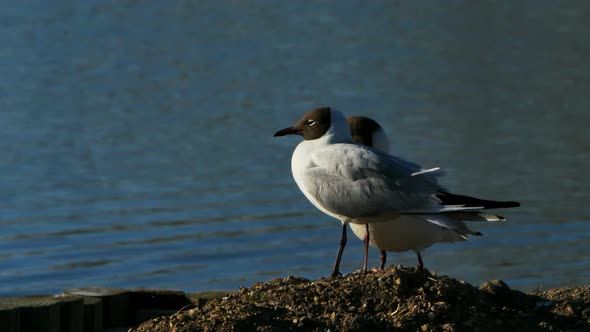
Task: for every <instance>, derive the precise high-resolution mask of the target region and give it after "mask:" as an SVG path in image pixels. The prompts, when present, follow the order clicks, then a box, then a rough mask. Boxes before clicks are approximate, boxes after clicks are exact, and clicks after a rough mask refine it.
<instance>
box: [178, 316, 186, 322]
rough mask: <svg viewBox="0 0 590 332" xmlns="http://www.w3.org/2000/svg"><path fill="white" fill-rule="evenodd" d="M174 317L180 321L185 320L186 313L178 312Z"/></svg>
mask: <svg viewBox="0 0 590 332" xmlns="http://www.w3.org/2000/svg"><path fill="white" fill-rule="evenodd" d="M176 319H178V320H179V321H181V322H182V321H184V320H186V315H185V314H178V315H177V316H176Z"/></svg>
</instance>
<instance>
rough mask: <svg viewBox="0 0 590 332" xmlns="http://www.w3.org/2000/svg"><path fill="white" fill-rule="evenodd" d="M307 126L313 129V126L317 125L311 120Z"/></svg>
mask: <svg viewBox="0 0 590 332" xmlns="http://www.w3.org/2000/svg"><path fill="white" fill-rule="evenodd" d="M307 125H308V126H310V127H313V125H315V121H313V120H311V119H309V120H307Z"/></svg>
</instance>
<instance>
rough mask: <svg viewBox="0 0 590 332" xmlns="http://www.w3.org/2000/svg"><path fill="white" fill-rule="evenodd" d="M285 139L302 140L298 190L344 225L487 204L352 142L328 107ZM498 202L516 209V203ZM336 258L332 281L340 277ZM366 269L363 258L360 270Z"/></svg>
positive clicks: (430, 172)
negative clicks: (447, 187)
mask: <svg viewBox="0 0 590 332" xmlns="http://www.w3.org/2000/svg"><path fill="white" fill-rule="evenodd" d="M284 135H301V136H303V139H304V141H303V142H301V143H299V145H298V146H297V148H296V149H295V151H294V152H293V156H292V159H291V170H292V172H293V178H294V179H295V182H296V183H297V185H298V186H299V189H300V190H301V191H302V192H303V193H304V195H305V196H306V197H307V198H308V199H309V200H310V201H311V202H312V203H313V204H314V205H315V206H316V207H317V208H318V209H320V210H321V211H322V212H324V213H326V214H328V215H330V216H332V217H334V218H337V219H339V220H340V221H341V222H342V223H345V224H361V225H368V224H373V223H391V222H392V220H396V219H399V216H400V215H406V214H407V215H414V214H420V215H436V214H441V213H445V212H451V211H453V212H459V211H462V212H467V213H470V212H469V211H474V210H477V209H481V208H485V207H486V206H485V205H484V203H486V202H491V201H482V200H478V199H475V198H471V197H466V196H460V195H453V194H450V193H448V192H447V191H446V190H445V189H444V188H442V187H441V186H440V185H439V183H438V181H437V179H436V178H437V176H439V175H440V173H439V172H438V168H432V169H423V168H421V167H420V166H419V165H417V164H414V163H412V162H409V161H406V160H404V159H401V158H399V157H396V156H393V155H389V154H387V153H385V152H382V151H379V150H376V149H373V148H370V147H367V146H364V145H361V144H357V143H354V142H353V141H352V138H351V131H350V127H349V125H348V123H347V121H346V118H345V117H344V116H343V115H342V113H340V112H339V111H337V110H335V109H331V108H329V107H323V108H317V109H315V110H313V111H311V112H308V113H307V114H305V115H304V116H303V117H302V118H301V119H300V120H299V121H298V122H297V123H296V124H295V125H293V126H292V127H288V128H285V129H282V130H279V131H278V132H276V133H275V134H274V136H284ZM494 203H496V204H498V202H494ZM500 203H504V205H506V204H509V205H512V206H517V205H518V203H516V202H500ZM490 204H491V203H490ZM429 221H430V222H431V223H439V225H438V226H439V227H438V228H441V227H442V228H453V229H454V228H457V225H455V224H452V225H448V224H447V223H448V222H449V221H447V220H445V218H440V219H436V220H429ZM410 227H411V226H410ZM415 228H417V229H418V232H416V234H415V235H414V236H413V237H412V239H411V241H415V242H420V241H424V240H423V239H422V238H423V237H424V236H423V234H421V232H428V231H424V230H421V229H420V227H415ZM457 231H458V232H462V233H464V234H469V232H470V230H469V229H467V228H466V227H465V228H457V229H456V232H457ZM366 235H367V236H369V235H370V232H366ZM427 235H431V234H428V233H427ZM431 237H433V238H434V236H431ZM427 240H429V241H432V240H430V239H427ZM367 242H369V239H368V238H367V239H366V243H367ZM426 242H428V241H426ZM435 242H436V241H435ZM433 243H434V242H433ZM421 245H422V244H420V243H418V245H417V246H421ZM365 253H366V251H365ZM338 259H339V257H337V262H336V264H335V266H334V270H333V271H332V275H333V276H335V275H337V274H339V271H338V265H337V264H338V263H339V261H338ZM366 270H367V257H366V255H365V261H364V264H363V271H366Z"/></svg>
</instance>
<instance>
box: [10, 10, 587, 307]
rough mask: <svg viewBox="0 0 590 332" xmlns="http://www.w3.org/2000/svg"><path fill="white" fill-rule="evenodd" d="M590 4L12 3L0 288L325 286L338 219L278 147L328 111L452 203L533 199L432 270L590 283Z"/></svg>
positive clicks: (477, 278) (404, 257) (358, 254)
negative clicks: (379, 132)
mask: <svg viewBox="0 0 590 332" xmlns="http://www.w3.org/2000/svg"><path fill="white" fill-rule="evenodd" d="M589 10H590V3H588V2H583V1H579V2H567V3H557V2H552V1H534V2H533V1H530V2H526V1H525V2H519V1H516V2H503V3H497V4H496V3H489V2H470V1H464V2H461V1H452V2H446V1H445V2H439V1H421V2H409V1H407V2H392V1H372V2H361V1H340V2H339V3H338V5H335V4H334V3H333V2H329V1H325V2H323V1H320V2H314V3H311V2H300V1H298V2H295V1H280V2H277V1H270V0H269V1H263V0H257V1H248V2H244V1H199V2H192V1H169V2H160V1H131V0H128V1H88V2H82V3H76V2H71V1H52V2H43V1H24V2H17V1H13V2H12V3H8V2H7V3H3V4H2V11H1V12H2V14H0V39H1V40H2V41H3V43H2V46H0V295H2V296H8V295H24V294H36V293H58V292H60V291H61V290H63V289H65V288H70V287H78V286H88V285H105V286H111V287H126V288H137V287H152V288H168V289H181V290H185V291H196V290H207V289H235V288H237V287H239V286H248V285H250V284H251V283H253V282H257V281H263V280H267V279H270V278H275V277H284V276H288V275H298V276H303V277H307V278H318V277H322V276H327V275H328V274H329V272H330V271H331V266H332V263H333V259H334V256H335V254H336V249H337V244H338V240H339V234H340V226H339V225H340V224H339V222H338V221H336V220H334V219H331V218H330V217H328V216H325V215H323V214H322V213H321V212H319V211H317V210H316V209H315V208H314V207H313V206H312V205H311V204H310V203H308V202H307V200H306V199H305V197H304V196H303V195H302V194H301V193H300V192H299V190H298V189H297V187H296V185H295V183H294V181H293V179H292V177H291V172H290V156H291V153H292V151H293V149H294V148H295V146H296V144H297V143H298V139H297V138H295V137H290V138H282V139H276V138H273V137H272V134H273V133H274V132H275V131H276V130H278V129H281V128H284V127H286V126H289V125H291V124H292V123H293V122H294V121H296V120H297V119H298V117H299V116H300V115H302V114H303V113H304V112H306V111H308V110H309V109H311V108H313V107H315V106H324V105H329V106H333V107H336V108H338V109H340V110H342V111H343V112H344V113H345V114H347V115H353V114H362V115H368V116H371V117H373V118H375V119H376V120H378V121H379V122H380V123H381V124H382V126H383V127H384V128H385V130H386V131H387V133H388V134H389V136H390V138H391V139H392V144H391V146H392V150H393V152H394V153H395V154H398V155H401V156H403V157H405V158H407V159H410V160H413V161H416V162H418V163H420V164H422V165H425V166H441V167H443V168H445V169H446V171H447V176H446V177H445V178H444V179H443V180H442V182H443V183H444V184H445V185H446V186H447V187H448V188H450V189H451V190H453V191H454V192H457V193H463V194H467V195H475V196H478V197H482V198H489V199H505V200H517V201H520V202H521V203H522V207H520V208H517V209H510V210H504V211H498V212H499V213H501V214H503V215H505V216H506V217H508V218H509V222H507V223H503V224H493V225H485V224H476V225H473V228H475V229H477V230H479V231H481V232H483V233H484V234H485V236H484V237H481V238H475V239H473V240H472V241H469V242H465V243H459V244H447V245H435V246H434V247H432V248H430V249H428V250H427V251H426V252H425V253H424V261H425V264H426V267H427V268H430V269H434V270H436V271H437V272H438V273H440V274H447V275H450V276H453V277H455V278H460V279H464V280H466V281H468V282H471V283H475V284H478V283H481V282H483V281H485V280H490V279H503V280H505V281H506V282H507V283H508V284H509V285H510V286H512V287H515V288H518V289H522V290H530V289H534V288H539V287H542V288H547V287H554V286H561V285H566V284H588V282H589V281H590V251H589V250H588V243H589V241H590V207H589V204H588V202H589V201H590V188H589V186H588V179H587V174H588V170H587V169H588V165H590V154H589V151H590V139H589V138H588V134H589V131H588V124H589V123H590V94H589V93H588V92H589V91H590V44H588V43H587V37H588V35H590V23H589V21H588V19H587V13H588V12H589ZM361 244H362V243H361V241H358V240H356V239H354V238H351V239H350V240H349V246H348V248H347V250H346V252H345V255H344V260H343V266H342V270H343V271H344V272H352V271H355V270H357V269H359V268H360V267H361V261H362V247H361ZM371 255H372V257H371V258H372V261H371V264H372V265H373V266H376V265H378V252H377V251H376V250H373V251H372V252H371ZM389 261H390V262H391V263H392V264H403V265H414V264H415V256H414V254H413V253H402V254H390V255H389Z"/></svg>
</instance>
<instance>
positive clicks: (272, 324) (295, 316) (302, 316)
mask: <svg viewBox="0 0 590 332" xmlns="http://www.w3.org/2000/svg"><path fill="white" fill-rule="evenodd" d="M132 331H136V332H148V331H149V332H163V331H174V332H185V331H186V332H188V331H333V332H335V331H424V332H426V331H448V332H451V331H481V332H484V331H590V286H583V287H564V288H558V289H551V290H546V291H534V292H532V293H530V294H525V293H523V292H520V291H517V290H512V289H510V288H509V287H508V286H507V285H506V284H505V283H504V282H502V281H500V280H495V281H489V282H486V283H484V284H482V285H481V286H479V287H475V286H472V285H470V284H468V283H466V282H464V281H460V280H455V279H452V278H449V277H447V276H438V275H436V274H431V273H429V272H420V271H417V270H416V269H414V268H409V267H399V266H398V267H389V268H387V269H385V270H384V271H372V272H369V273H367V274H366V275H365V274H362V273H352V274H349V275H346V276H343V277H337V278H326V279H319V280H312V281H310V280H307V279H303V278H298V277H288V278H283V279H274V280H270V281H267V282H262V283H257V284H254V285H252V286H251V287H248V288H241V289H240V290H239V292H236V293H235V294H232V295H229V296H226V297H222V298H216V299H212V300H210V301H208V302H207V303H206V304H204V305H203V306H201V307H193V308H185V309H184V310H183V311H180V312H178V313H176V314H174V315H172V316H169V317H159V318H156V319H153V320H151V321H148V322H145V323H143V324H142V325H140V326H139V327H137V328H136V329H133V330H132Z"/></svg>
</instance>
